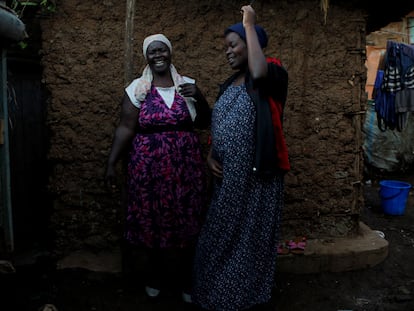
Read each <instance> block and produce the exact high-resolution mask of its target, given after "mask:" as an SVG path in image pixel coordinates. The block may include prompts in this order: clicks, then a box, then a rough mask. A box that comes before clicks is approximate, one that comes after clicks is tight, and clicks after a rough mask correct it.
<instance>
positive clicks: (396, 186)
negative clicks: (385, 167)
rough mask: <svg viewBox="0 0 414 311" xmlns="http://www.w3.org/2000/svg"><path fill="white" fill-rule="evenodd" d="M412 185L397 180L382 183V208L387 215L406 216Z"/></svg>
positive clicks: (382, 181)
mask: <svg viewBox="0 0 414 311" xmlns="http://www.w3.org/2000/svg"><path fill="white" fill-rule="evenodd" d="M411 187H412V186H411V184H409V183H406V182H402V181H396V180H381V181H380V197H381V206H382V209H383V211H384V213H385V214H388V215H404V211H405V206H406V204H407V199H408V193H409V192H410V189H411Z"/></svg>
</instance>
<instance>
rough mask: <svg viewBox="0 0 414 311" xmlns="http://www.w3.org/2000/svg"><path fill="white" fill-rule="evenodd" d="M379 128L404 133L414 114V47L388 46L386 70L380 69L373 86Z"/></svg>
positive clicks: (403, 44) (391, 43)
mask: <svg viewBox="0 0 414 311" xmlns="http://www.w3.org/2000/svg"><path fill="white" fill-rule="evenodd" d="M374 92H375V93H374V94H375V96H374V99H375V111H376V112H377V119H378V127H379V128H380V130H381V131H385V130H387V129H390V130H394V129H397V130H398V131H402V130H403V129H404V127H405V125H406V123H407V120H408V114H409V113H410V112H413V111H414V46H413V45H408V44H405V43H399V42H394V41H388V42H387V49H386V54H385V62H384V68H378V71H377V76H376V79H375V85H374Z"/></svg>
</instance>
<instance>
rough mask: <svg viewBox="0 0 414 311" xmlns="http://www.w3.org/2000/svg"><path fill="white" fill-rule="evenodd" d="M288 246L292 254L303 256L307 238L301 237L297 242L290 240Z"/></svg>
mask: <svg viewBox="0 0 414 311" xmlns="http://www.w3.org/2000/svg"><path fill="white" fill-rule="evenodd" d="M288 246H289V249H290V252H291V253H292V254H297V255H302V254H303V253H304V252H305V247H306V238H305V237H301V238H297V239H295V240H290V241H289V243H288Z"/></svg>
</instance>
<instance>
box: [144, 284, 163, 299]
mask: <svg viewBox="0 0 414 311" xmlns="http://www.w3.org/2000/svg"><path fill="white" fill-rule="evenodd" d="M145 292H146V293H147V295H148V297H151V298H156V297H158V295H159V294H160V290H159V289H156V288H152V287H149V286H145Z"/></svg>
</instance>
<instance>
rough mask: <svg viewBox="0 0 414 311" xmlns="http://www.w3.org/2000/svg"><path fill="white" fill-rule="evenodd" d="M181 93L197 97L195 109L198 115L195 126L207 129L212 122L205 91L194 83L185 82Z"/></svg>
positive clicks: (181, 86) (185, 95) (181, 87)
mask: <svg viewBox="0 0 414 311" xmlns="http://www.w3.org/2000/svg"><path fill="white" fill-rule="evenodd" d="M180 95H181V96H184V97H192V98H194V99H195V101H196V102H195V103H194V106H195V109H196V112H197V117H196V119H195V120H194V126H195V127H197V128H199V129H206V128H207V127H209V126H210V124H211V108H210V106H209V105H208V102H207V100H206V98H205V97H204V95H203V93H202V92H201V91H200V89H199V88H198V87H197V85H196V84H194V83H184V84H181V85H180Z"/></svg>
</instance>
